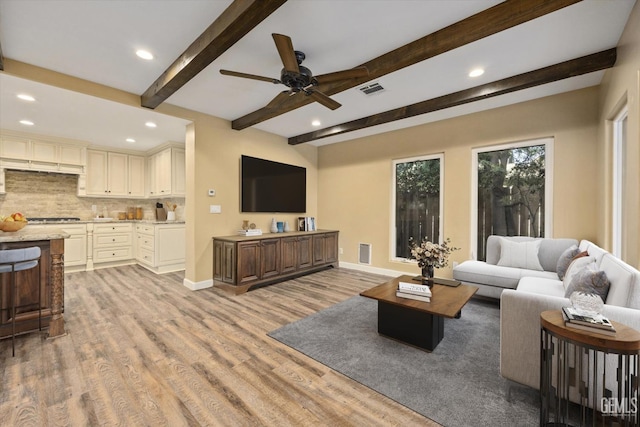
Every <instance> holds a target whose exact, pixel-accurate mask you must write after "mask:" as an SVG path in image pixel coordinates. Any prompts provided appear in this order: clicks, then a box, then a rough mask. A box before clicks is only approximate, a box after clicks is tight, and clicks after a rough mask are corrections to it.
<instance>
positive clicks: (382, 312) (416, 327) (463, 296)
mask: <svg viewBox="0 0 640 427" xmlns="http://www.w3.org/2000/svg"><path fill="white" fill-rule="evenodd" d="M411 280H412V276H400V277H397V278H395V279H392V280H390V281H388V282H387V283H383V284H382V285H378V286H376V287H375V288H371V289H368V290H366V291H364V292H361V293H360V295H361V296H363V297H367V298H372V299H375V300H377V301H378V333H379V334H381V335H385V336H387V337H389V338H393V339H396V340H399V341H402V342H404V343H407V344H411V345H413V346H416V347H419V348H421V349H423V350H428V351H433V350H434V349H435V348H436V346H437V345H438V343H440V341H442V338H444V318H445V317H448V318H455V317H457V316H459V313H460V311H461V310H462V307H464V305H465V304H466V303H467V302H468V301H469V299H471V297H472V296H473V294H475V293H476V292H477V291H478V288H477V287H476V286H469V285H462V284H461V285H459V286H456V287H451V286H444V285H439V284H437V283H436V284H434V285H433V287H432V288H431V293H432V294H433V296H432V297H431V302H423V301H416V300H412V299H407V298H401V297H397V296H396V290H397V289H398V282H408V283H412V281H411ZM413 283H416V282H413Z"/></svg>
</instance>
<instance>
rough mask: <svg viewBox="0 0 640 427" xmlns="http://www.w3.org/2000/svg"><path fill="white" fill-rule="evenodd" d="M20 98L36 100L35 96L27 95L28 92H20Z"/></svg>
mask: <svg viewBox="0 0 640 427" xmlns="http://www.w3.org/2000/svg"><path fill="white" fill-rule="evenodd" d="M18 98H20V99H22V100H23V101H35V100H36V99H35V98H34V97H33V96H31V95H27V94H26V93H19V94H18Z"/></svg>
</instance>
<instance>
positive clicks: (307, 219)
mask: <svg viewBox="0 0 640 427" xmlns="http://www.w3.org/2000/svg"><path fill="white" fill-rule="evenodd" d="M316 230H317V228H316V219H315V218H314V217H312V216H301V217H298V231H316Z"/></svg>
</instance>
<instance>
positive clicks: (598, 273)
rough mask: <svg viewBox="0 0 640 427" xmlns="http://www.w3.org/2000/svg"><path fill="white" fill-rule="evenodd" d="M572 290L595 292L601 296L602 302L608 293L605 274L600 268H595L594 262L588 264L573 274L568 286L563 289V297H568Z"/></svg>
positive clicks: (586, 292)
mask: <svg viewBox="0 0 640 427" xmlns="http://www.w3.org/2000/svg"><path fill="white" fill-rule="evenodd" d="M574 292H582V293H585V294H596V295H598V296H600V298H602V302H603V303H604V302H605V301H606V300H607V294H608V293H609V280H608V279H607V274H606V273H605V272H604V271H602V270H597V269H596V268H595V264H591V265H588V266H587V267H586V268H583V269H582V270H580V271H579V272H577V273H576V274H575V275H574V276H573V278H572V279H571V283H569V287H567V289H566V290H565V293H564V297H565V298H569V297H571V294H572V293H574Z"/></svg>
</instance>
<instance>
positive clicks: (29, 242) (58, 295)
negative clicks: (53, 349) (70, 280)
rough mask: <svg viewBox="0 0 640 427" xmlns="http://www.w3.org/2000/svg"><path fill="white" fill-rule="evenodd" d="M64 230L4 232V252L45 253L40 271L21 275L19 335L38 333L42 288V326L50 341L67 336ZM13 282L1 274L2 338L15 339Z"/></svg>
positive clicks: (0, 237)
mask: <svg viewBox="0 0 640 427" xmlns="http://www.w3.org/2000/svg"><path fill="white" fill-rule="evenodd" d="M67 237H69V234H67V233H65V232H64V231H63V230H60V229H55V228H50V227H42V226H38V225H27V226H26V227H24V228H23V229H22V230H20V231H16V232H11V233H7V232H0V250H6V249H22V248H27V247H31V246H38V247H40V250H41V251H42V254H41V256H40V263H39V268H33V269H31V270H26V271H20V272H18V273H16V274H17V276H16V280H17V285H18V286H17V287H18V298H17V305H18V306H19V307H20V308H19V309H18V310H17V313H16V333H23V332H28V331H33V330H37V329H38V295H39V293H38V288H39V289H40V292H41V295H42V306H41V308H42V326H43V327H46V326H47V325H48V326H49V334H48V336H49V337H50V338H53V337H57V336H61V335H64V334H65V330H64V317H63V309H64V239H65V238H67ZM11 293H12V290H11V278H10V274H8V273H3V274H0V338H3V337H7V336H10V335H11V321H12V319H11V303H10V301H11V299H12V297H13V296H12V294H11Z"/></svg>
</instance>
